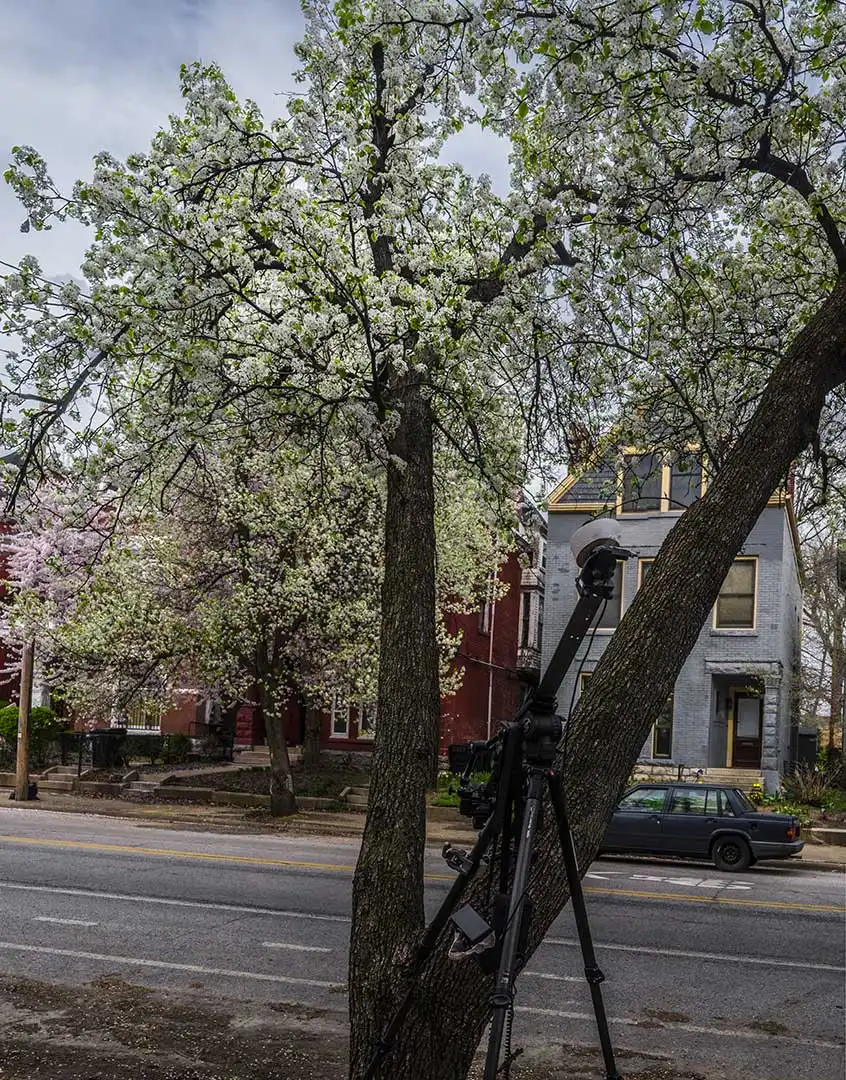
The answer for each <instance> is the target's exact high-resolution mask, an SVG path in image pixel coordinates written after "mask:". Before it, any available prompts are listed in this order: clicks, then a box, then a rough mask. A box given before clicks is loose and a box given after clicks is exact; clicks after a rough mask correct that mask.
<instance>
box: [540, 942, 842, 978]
mask: <svg viewBox="0 0 846 1080" xmlns="http://www.w3.org/2000/svg"><path fill="white" fill-rule="evenodd" d="M541 944H542V945H574V946H578V944H579V943H578V941H574V940H570V939H568V938H546V939H545V940H544V941H543V942H541ZM596 947H597V949H598V951H599V952H630V953H646V954H647V955H648V956H672V957H679V958H681V959H684V960H719V961H723V962H725V963H729V964H760V965H761V966H762V967H787V968H801V969H802V970H804V971H836V972H843V971H846V967H839V966H838V965H836V964H816V963H812V962H810V961H807V960H779V959H776V958H775V957H772V958H770V957H766V956H743V955H741V954H739V953H736V954H732V955H731V956H729V955H728V954H727V953H712V952H688V951H686V950H684V949H659V948H657V946H654V945H607V944H605V943H604V942H597V943H596Z"/></svg>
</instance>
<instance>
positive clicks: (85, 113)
mask: <svg viewBox="0 0 846 1080" xmlns="http://www.w3.org/2000/svg"><path fill="white" fill-rule="evenodd" d="M0 12H2V37H3V46H4V47H3V64H2V66H0V103H2V108H0V151H1V152H2V158H0V161H2V163H3V165H2V168H5V165H6V161H7V159H8V156H9V148H10V147H11V146H13V145H15V144H21V143H23V144H28V145H31V146H34V147H35V148H36V149H37V150H38V151H40V152H41V153H42V154H43V155H44V157H45V158H46V159H47V164H48V168H49V170H50V173H51V175H52V176H53V177H54V179H55V180H56V181H57V183H58V185H59V187H60V188H61V189H63V190H66V189H67V188H69V187H70V185H71V184H72V183H73V181H74V180H76V179H79V178H81V177H87V176H88V175H90V171H91V166H90V162H91V158H92V156H93V155H94V154H95V153H97V151H99V150H109V151H110V152H111V153H113V154H115V155H116V156H117V157H125V156H126V155H127V154H128V153H131V152H133V151H137V150H141V149H144V148H145V147H146V146H147V145H148V144H149V142H150V139H151V136H152V135H153V133H154V132H155V130H156V128H157V127H159V126H161V125H162V124H163V123H164V122H165V120H166V118H167V115H168V113H169V112H174V111H179V110H180V108H181V99H180V95H179V82H178V75H179V65H180V64H181V63H185V62H190V61H192V60H201V61H203V62H204V63H209V62H212V61H214V62H216V63H218V64H220V65H221V67H222V68H223V71H224V73H225V75H226V77H227V78H228V79H229V81H230V83H231V84H232V86H233V87H234V89H235V92H236V94H238V96H239V97H241V98H244V97H251V98H253V99H254V100H255V101H257V102H258V104H259V105H260V106H261V108H262V110H263V111H264V114H265V117H267V118H271V117H273V116H276V115H279V114H280V113H281V112H282V111H283V104H284V103H283V100H281V99H280V98H279V97H278V96H277V95H279V94H280V93H284V92H285V91H286V90H291V89H293V86H294V84H293V80H292V78H291V72H292V71H293V70H294V67H295V66H296V61H295V58H294V54H293V45H294V43H295V42H296V41H297V40H298V39H299V38H300V37H301V36H302V32H303V20H302V14H301V12H300V5H299V0H146V2H145V3H143V4H141V3H138V2H137V0H132V2H130V0H73V2H72V3H71V2H67V0H28V2H27V3H26V4H24V3H22V2H20V0H18V2H15V0H5V2H3V3H0ZM450 151H451V156H454V157H455V158H456V159H457V160H462V161H463V162H464V163H465V164H466V165H467V167H468V168H472V169H473V170H474V171H478V172H488V173H490V174H492V175H493V176H494V177H495V178H496V179H499V180H500V181H502V180H503V179H504V176H505V153H504V150H503V149H502V148H501V147H500V146H498V145H496V143H495V142H494V140H493V139H492V138H490V137H484V136H481V135H480V134H479V133H474V132H471V133H464V134H462V135H460V136H458V137H456V139H455V140H453V142H452V144H451V146H450ZM0 172H2V169H0ZM497 186H498V187H499V186H501V185H497ZM23 217H24V214H23V212H22V210H21V208H20V206H19V205H18V203H17V202H16V200H15V198H14V197H13V195H12V193H11V191H10V189H9V188H8V187H7V186H6V185H5V184H3V185H2V186H0V259H2V260H4V261H6V262H15V261H17V260H18V259H19V258H20V257H21V255H23V254H25V253H28V252H29V253H32V254H34V255H36V256H37V257H38V259H39V260H40V262H41V264H42V267H43V268H44V270H45V271H46V272H47V273H48V274H51V275H55V274H66V273H73V272H74V270H75V269H76V268H77V266H78V265H79V260H80V256H81V253H82V251H83V250H84V247H85V244H86V234H85V230H83V229H82V228H81V227H76V226H72V225H68V224H64V225H62V224H59V225H56V226H54V228H53V229H52V230H51V231H50V232H47V233H29V234H28V235H22V234H21V233H20V232H19V226H20V224H21V221H22V220H23Z"/></svg>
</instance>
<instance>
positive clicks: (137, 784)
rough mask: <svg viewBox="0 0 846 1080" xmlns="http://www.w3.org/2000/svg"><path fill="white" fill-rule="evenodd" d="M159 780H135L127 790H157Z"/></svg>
mask: <svg viewBox="0 0 846 1080" xmlns="http://www.w3.org/2000/svg"><path fill="white" fill-rule="evenodd" d="M159 786H160V785H159V781H158V780H133V781H132V782H131V783H130V784H129V786H128V788H127V790H128V791H157V790H158V788H159Z"/></svg>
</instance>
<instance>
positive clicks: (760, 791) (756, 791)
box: [749, 780, 764, 806]
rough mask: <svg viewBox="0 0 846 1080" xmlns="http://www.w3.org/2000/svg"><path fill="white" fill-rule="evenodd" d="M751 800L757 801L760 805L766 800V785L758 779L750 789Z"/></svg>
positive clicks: (757, 804) (756, 803)
mask: <svg viewBox="0 0 846 1080" xmlns="http://www.w3.org/2000/svg"><path fill="white" fill-rule="evenodd" d="M749 801H750V802H753V803H755V805H756V806H760V805H761V803H762V802H763V801H764V786H763V784H762V783H761V782H760V781H759V780H756V781H755V783H754V784H753V785H752V787H751V788H750V789H749Z"/></svg>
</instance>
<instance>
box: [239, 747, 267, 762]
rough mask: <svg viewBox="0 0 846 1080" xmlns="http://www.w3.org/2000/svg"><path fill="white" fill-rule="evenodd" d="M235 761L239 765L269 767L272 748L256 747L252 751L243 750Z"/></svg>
mask: <svg viewBox="0 0 846 1080" xmlns="http://www.w3.org/2000/svg"><path fill="white" fill-rule="evenodd" d="M235 760H236V763H237V764H238V765H269V764H270V747H269V746H254V747H253V748H252V750H241V751H240V753H239V754H238V755H237V757H236V759H235Z"/></svg>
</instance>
